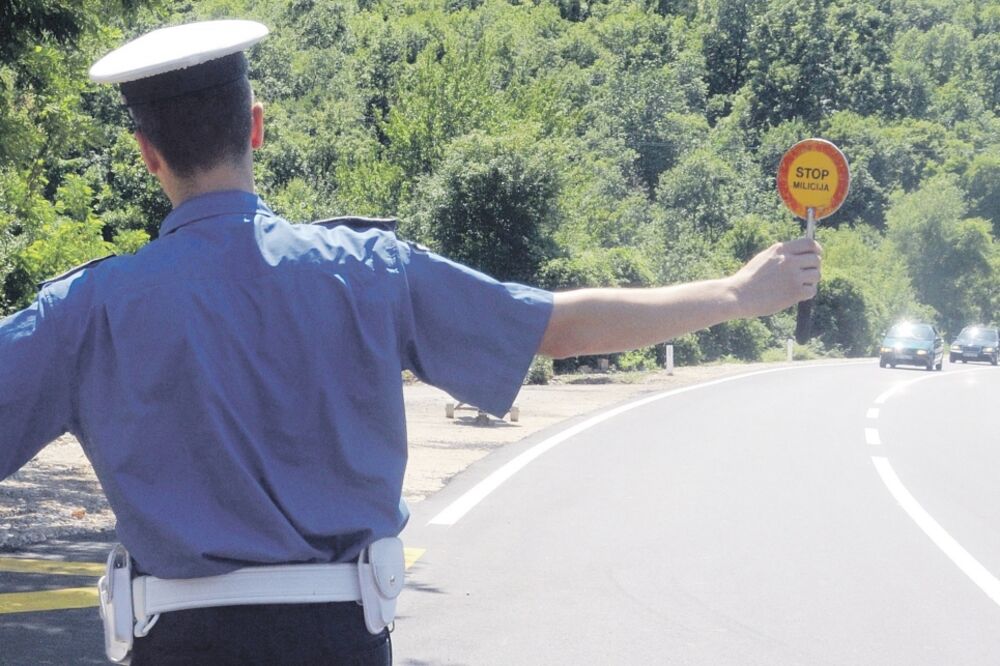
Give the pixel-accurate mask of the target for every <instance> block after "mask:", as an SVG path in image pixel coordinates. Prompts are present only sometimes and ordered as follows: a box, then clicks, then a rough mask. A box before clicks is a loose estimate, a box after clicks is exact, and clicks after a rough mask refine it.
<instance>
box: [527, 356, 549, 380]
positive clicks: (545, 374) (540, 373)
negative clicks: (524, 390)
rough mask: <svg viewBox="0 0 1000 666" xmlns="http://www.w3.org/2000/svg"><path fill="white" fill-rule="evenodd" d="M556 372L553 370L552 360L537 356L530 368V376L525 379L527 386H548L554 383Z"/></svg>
mask: <svg viewBox="0 0 1000 666" xmlns="http://www.w3.org/2000/svg"><path fill="white" fill-rule="evenodd" d="M554 374H555V371H554V370H553V365H552V359H551V358H548V357H547V356H536V357H535V359H534V360H533V361H532V362H531V367H530V368H528V374H527V375H526V376H525V378H524V383H525V384H548V383H549V382H550V381H552V377H553V376H554Z"/></svg>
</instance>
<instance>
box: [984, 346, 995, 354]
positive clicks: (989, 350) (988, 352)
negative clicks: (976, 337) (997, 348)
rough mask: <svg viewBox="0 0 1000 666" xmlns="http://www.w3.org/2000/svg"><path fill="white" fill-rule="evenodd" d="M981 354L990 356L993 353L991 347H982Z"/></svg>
mask: <svg viewBox="0 0 1000 666" xmlns="http://www.w3.org/2000/svg"><path fill="white" fill-rule="evenodd" d="M983 352H985V353H987V354H992V353H993V347H983Z"/></svg>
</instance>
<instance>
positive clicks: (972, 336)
mask: <svg viewBox="0 0 1000 666" xmlns="http://www.w3.org/2000/svg"><path fill="white" fill-rule="evenodd" d="M998 355H1000V336H998V334H997V329H995V328H992V327H990V326H966V327H965V328H963V329H962V332H961V333H959V334H958V337H957V338H955V339H954V340H953V341H952V343H951V349H949V350H948V360H949V361H951V362H952V363H954V362H955V361H961V362H962V363H968V362H969V361H989V362H990V363H992V364H993V365H996V364H997V360H998V358H1000V357H998Z"/></svg>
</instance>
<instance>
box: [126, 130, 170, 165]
mask: <svg viewBox="0 0 1000 666" xmlns="http://www.w3.org/2000/svg"><path fill="white" fill-rule="evenodd" d="M132 136H134V137H135V140H136V143H138V144H139V154H140V155H142V161H143V163H144V164H145V165H146V169H148V170H149V173H151V174H153V175H154V176H155V175H157V174H159V173H160V171H162V170H163V157H161V156H160V151H158V150H157V149H156V146H154V145H153V143H152V142H151V141H150V140H149V138H148V137H147V136H146V135H145V134H143V133H142V131H141V130H136V131H135V133H134V134H133V135H132Z"/></svg>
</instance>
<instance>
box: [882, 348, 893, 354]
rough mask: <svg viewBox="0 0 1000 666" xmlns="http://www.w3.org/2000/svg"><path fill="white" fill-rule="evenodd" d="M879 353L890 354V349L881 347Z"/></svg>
mask: <svg viewBox="0 0 1000 666" xmlns="http://www.w3.org/2000/svg"><path fill="white" fill-rule="evenodd" d="M880 351H881V352H882V353H883V354H888V353H889V352H891V351H892V347H882V349H881V350H880Z"/></svg>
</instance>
